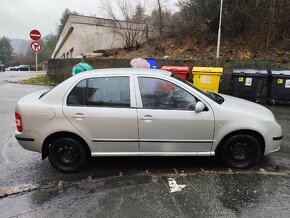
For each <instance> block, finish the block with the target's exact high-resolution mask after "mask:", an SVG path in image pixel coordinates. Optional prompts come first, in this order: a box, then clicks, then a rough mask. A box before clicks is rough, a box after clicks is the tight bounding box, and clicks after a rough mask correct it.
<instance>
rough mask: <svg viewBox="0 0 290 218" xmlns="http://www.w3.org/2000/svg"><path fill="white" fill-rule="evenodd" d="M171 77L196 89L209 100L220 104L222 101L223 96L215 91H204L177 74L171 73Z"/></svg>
mask: <svg viewBox="0 0 290 218" xmlns="http://www.w3.org/2000/svg"><path fill="white" fill-rule="evenodd" d="M171 77H173V78H175V79H177V80H179V81H181V82H183V83H184V84H186V85H188V86H190V87H191V88H194V89H195V90H196V91H198V92H200V93H202V94H203V95H205V96H206V97H208V98H210V99H211V100H213V101H215V102H216V103H218V104H222V103H223V102H224V98H223V97H222V96H220V95H218V94H216V93H213V92H209V91H206V92H205V91H203V90H201V89H199V88H197V87H196V86H194V85H193V84H192V83H190V82H188V81H187V80H184V79H182V78H180V77H179V76H176V75H174V74H172V75H171Z"/></svg>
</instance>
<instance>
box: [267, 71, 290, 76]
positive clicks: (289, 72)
mask: <svg viewBox="0 0 290 218" xmlns="http://www.w3.org/2000/svg"><path fill="white" fill-rule="evenodd" d="M271 73H272V75H283V76H290V70H272V71H271Z"/></svg>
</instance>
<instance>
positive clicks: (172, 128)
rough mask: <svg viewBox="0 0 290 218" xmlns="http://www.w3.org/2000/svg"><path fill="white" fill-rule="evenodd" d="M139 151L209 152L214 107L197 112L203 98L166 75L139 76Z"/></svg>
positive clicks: (182, 153) (137, 80)
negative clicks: (196, 108)
mask: <svg viewBox="0 0 290 218" xmlns="http://www.w3.org/2000/svg"><path fill="white" fill-rule="evenodd" d="M135 83H136V84H137V87H136V90H137V95H136V96H137V105H138V110H137V112H138V123H139V140H140V152H149V153H150V152H152V153H153V152H154V153H160V154H165V155H176V154H177V155H186V154H191V155H203V154H204V155H210V154H211V153H210V152H211V146H212V142H213V134H214V115H213V111H212V110H211V108H210V107H209V105H207V104H206V102H204V101H203V103H204V104H205V105H206V108H205V109H204V110H203V111H202V112H199V113H197V112H195V105H196V103H197V102H198V101H201V100H200V99H198V98H197V97H195V96H194V95H193V93H190V92H189V91H188V90H185V89H184V88H183V87H181V86H180V85H177V84H175V83H174V82H172V81H169V80H166V79H164V78H158V77H157V76H156V77H152V76H151V77H150V76H136V77H135Z"/></svg>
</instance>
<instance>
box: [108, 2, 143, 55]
mask: <svg viewBox="0 0 290 218" xmlns="http://www.w3.org/2000/svg"><path fill="white" fill-rule="evenodd" d="M115 5H116V8H113V6H112V1H106V2H105V4H104V10H105V11H106V13H107V16H108V17H109V18H110V19H112V20H113V21H114V23H115V28H116V32H117V33H118V34H119V35H120V36H121V38H122V43H123V46H124V48H125V49H127V50H132V49H133V48H134V47H139V46H140V45H141V43H142V42H143V41H144V36H146V34H147V33H146V31H147V26H146V24H144V23H143V21H144V19H145V18H144V17H145V14H144V12H145V8H144V7H142V6H141V4H138V5H137V6H136V7H135V8H134V6H133V5H132V3H131V2H130V1H128V0H119V1H117V2H116V4H115ZM118 15H119V16H118Z"/></svg>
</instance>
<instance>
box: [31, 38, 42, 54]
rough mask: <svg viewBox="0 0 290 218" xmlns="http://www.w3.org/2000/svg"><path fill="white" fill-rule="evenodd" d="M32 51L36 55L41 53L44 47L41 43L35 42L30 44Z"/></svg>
mask: <svg viewBox="0 0 290 218" xmlns="http://www.w3.org/2000/svg"><path fill="white" fill-rule="evenodd" d="M30 49H31V51H33V52H35V53H39V52H41V50H42V45H41V44H40V42H36V41H34V42H31V43H30Z"/></svg>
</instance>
